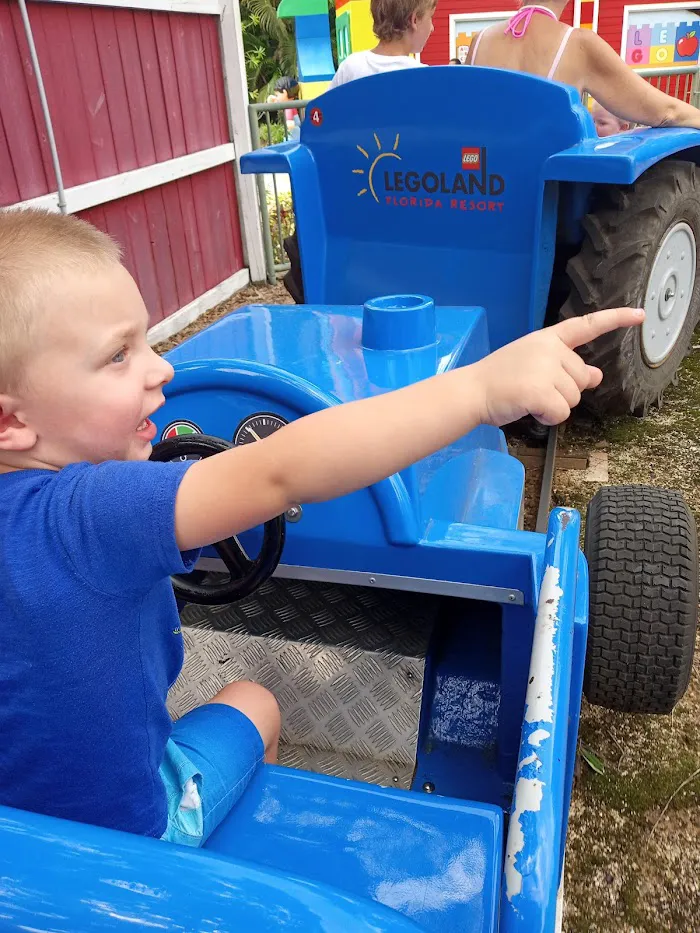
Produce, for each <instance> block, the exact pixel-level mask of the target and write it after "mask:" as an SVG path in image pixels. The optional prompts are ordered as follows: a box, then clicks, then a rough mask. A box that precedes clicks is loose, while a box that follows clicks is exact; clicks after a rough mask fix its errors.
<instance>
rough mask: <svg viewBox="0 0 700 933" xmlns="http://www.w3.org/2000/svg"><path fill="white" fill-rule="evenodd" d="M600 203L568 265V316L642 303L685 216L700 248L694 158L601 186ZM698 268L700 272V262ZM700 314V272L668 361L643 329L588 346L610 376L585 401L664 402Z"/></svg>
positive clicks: (641, 405)
mask: <svg viewBox="0 0 700 933" xmlns="http://www.w3.org/2000/svg"><path fill="white" fill-rule="evenodd" d="M592 207H593V210H592V212H591V213H590V214H588V215H587V216H586V217H585V219H584V221H583V227H584V231H585V236H584V241H583V244H582V247H581V251H580V252H579V254H578V255H577V256H574V257H573V259H571V260H569V263H568V265H567V275H568V277H569V281H570V283H571V291H570V294H569V298H568V299H567V301H566V302H565V303H564V305H563V307H562V309H561V312H560V316H561V317H562V318H563V319H566V318H570V317H578V316H580V315H582V314H586V313H588V312H589V311H596V310H598V309H600V308H618V307H641V306H642V304H643V302H644V296H645V293H646V288H647V281H648V279H649V275H650V273H651V269H652V265H653V262H654V258H655V256H656V253H657V250H658V248H659V246H660V245H661V241H662V239H663V237H664V236H665V234H666V232H667V231H668V230H669V228H670V227H671V226H673V225H674V224H676V223H678V222H680V221H685V222H686V223H687V224H688V225H689V226H690V227H691V229H692V230H693V232H694V234H695V241H696V245H697V246H698V247H700V176H698V175H697V173H696V167H695V164H694V163H692V162H681V161H676V160H668V161H666V162H660V163H658V164H657V165H654V166H652V167H651V168H650V169H648V170H647V171H646V172H645V173H644V174H643V175H642V176H641V177H640V178H639V179H638V180H637V181H636V182H635V183H634V184H633V185H605V186H600V187H599V188H597V189H596V190H595V191H594V194H593V200H592ZM696 268H697V269H698V270H699V272H700V262H698V263H697V267H696ZM698 319H700V274H697V275H696V278H695V287H694V289H693V295H692V298H691V302H690V307H689V309H688V314H687V317H686V320H685V323H684V325H683V327H682V329H681V332H680V334H679V336H678V340H677V341H676V344H675V346H674V347H673V349H672V350H671V352H670V353H669V355H668V356H667V357H666V359H665V360H664V361H663V362H662V363H661V364H660V365H658V366H656V367H652V366H650V365H649V364H648V363H647V361H646V360H645V358H644V354H643V352H642V345H641V329H640V328H638V327H635V328H630V329H629V330H625V331H615V332H614V333H612V334H606V335H605V336H604V337H600V338H599V339H598V340H596V341H594V342H593V343H592V344H589V345H588V346H587V347H584V348H582V355H583V357H584V359H585V360H586V362H588V363H591V364H592V365H594V366H599V367H600V368H601V369H602V370H603V373H604V377H605V378H604V379H603V382H602V384H601V385H600V386H599V387H598V388H597V389H594V390H592V391H589V392H585V393H584V397H583V404H584V405H585V406H586V407H587V408H588V409H589V410H591V411H593V412H594V413H596V414H598V415H603V414H623V413H629V412H632V413H633V414H636V415H644V414H646V412H647V410H648V409H649V408H650V407H651V406H652V405H656V404H658V405H660V404H661V400H662V396H663V391H664V389H665V388H666V387H667V386H668V384H669V383H670V382H672V381H673V379H674V377H675V374H676V371H677V369H678V367H679V366H680V364H681V362H682V360H683V358H684V357H685V355H686V353H687V352H688V349H689V346H690V342H691V338H692V335H693V331H694V330H695V327H696V325H697V323H698Z"/></svg>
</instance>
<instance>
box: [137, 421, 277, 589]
mask: <svg viewBox="0 0 700 933" xmlns="http://www.w3.org/2000/svg"><path fill="white" fill-rule="evenodd" d="M231 446H232V445H231V444H229V443H228V442H227V441H224V440H222V439H221V438H220V437H209V436H208V435H206V434H190V435H186V436H184V437H174V438H170V439H169V440H167V441H161V442H160V443H159V444H156V445H155V446H154V448H153V451H152V452H151V458H150V459H151V460H157V461H160V462H168V461H171V460H179V459H180V458H181V457H183V456H198V457H211V456H213V455H214V454H218V453H222V452H223V451H225V450H230V449H231ZM285 534H286V523H285V518H284V515H279V516H278V517H277V518H273V519H271V520H270V521H267V522H265V524H264V525H263V540H262V546H261V548H260V553H259V554H258V556H257V557H256V558H254V559H252V558H250V557H249V556H248V554H247V553H246V551H245V549H244V547H243V545H242V544H241V543H240V541H239V540H238V538H237V537H236V536H235V535H234V536H232V537H230V538H226V539H225V540H224V541H218V542H217V543H216V544H215V545H214V547H215V548H216V551H217V553H218V555H219V557H220V558H221V559H222V561H223V562H224V564H225V566H226V569H227V570H228V572H229V575H230V576H229V579H228V580H226V581H223V582H221V581H217V582H210V581H209V580H208V577H207V575H203V574H202V572H201V571H198V570H194V571H193V572H192V573H189V574H178V575H177V576H174V577H172V581H173V589H174V590H175V595H176V596H177V597H178V599H181V600H183V601H185V602H188V603H199V604H201V605H205V606H217V605H225V604H226V603H233V602H236V600H239V599H243V598H244V597H246V596H249V595H250V594H251V593H252V592H253V591H254V590H256V589H258V587H259V586H262V584H263V583H264V582H265V581H266V580H268V579H269V578H270V577H271V576H272V574H273V573H274V572H275V570H276V569H277V565H278V564H279V562H280V558H281V557H282V550H283V548H284V540H285Z"/></svg>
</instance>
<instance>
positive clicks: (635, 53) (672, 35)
mask: <svg viewBox="0 0 700 933" xmlns="http://www.w3.org/2000/svg"><path fill="white" fill-rule="evenodd" d="M628 15H629V19H628V26H627V35H626V36H623V43H624V48H623V55H622V57H623V58H624V60H625V61H626V62H627V64H628V65H630V67H632V68H670V67H674V66H675V67H677V66H678V65H689V66H691V67H696V66H697V64H698V49H699V48H700V41H699V40H700V9H694V8H691V9H688V8H687V7H683V8H680V7H679V9H677V10H673V9H672V10H663V11H662V10H659V12H658V13H657V12H655V11H652V12H649V9H648V8H647V11H646V12H639V11H636V10H630V11H629V14H628Z"/></svg>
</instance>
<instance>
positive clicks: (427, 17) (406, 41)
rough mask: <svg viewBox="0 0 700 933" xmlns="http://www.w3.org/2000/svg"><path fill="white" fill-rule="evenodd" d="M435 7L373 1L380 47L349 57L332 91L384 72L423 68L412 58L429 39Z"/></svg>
mask: <svg viewBox="0 0 700 933" xmlns="http://www.w3.org/2000/svg"><path fill="white" fill-rule="evenodd" d="M436 6H437V0H372V2H371V4H370V11H371V13H372V20H373V23H374V34H375V36H376V37H377V38H378V39H379V44H378V45H377V47H376V48H374V49H372V50H371V51H366V52H353V53H352V54H351V55H348V57H347V58H346V59H345V60H344V61H343V62H341V63H340V66H339V68H338V70H337V71H336V73H335V76H334V77H333V80H332V81H331V87H332V88H334V87H338V85H340V84H347V83H348V81H354V80H355V78H366V77H368V76H369V75H377V74H382V73H383V72H385V71H398V70H400V69H401V68H417V67H420V66H421V63H420V62H419V61H416V59H415V58H412V57H411V56H412V55H419V54H420V53H421V52H422V51H423V47H424V46H425V43H426V42H427V41H428V39H429V38H430V34H431V33H432V31H433V28H434V27H433V14H434V13H435V7H436ZM423 67H425V66H423Z"/></svg>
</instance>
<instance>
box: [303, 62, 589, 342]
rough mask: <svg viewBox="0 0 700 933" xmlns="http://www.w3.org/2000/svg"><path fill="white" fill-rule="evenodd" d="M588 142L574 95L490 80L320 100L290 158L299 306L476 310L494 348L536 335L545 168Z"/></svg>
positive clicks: (548, 263) (434, 82) (541, 85)
mask: <svg viewBox="0 0 700 933" xmlns="http://www.w3.org/2000/svg"><path fill="white" fill-rule="evenodd" d="M589 135H594V129H593V124H592V121H591V119H590V116H589V115H588V113H587V111H586V110H585V108H584V107H583V106H582V104H581V102H580V100H579V99H578V97H577V95H576V92H575V91H574V90H573V89H572V88H568V87H565V86H564V85H561V84H555V83H552V82H547V81H545V80H542V79H540V78H535V77H532V76H529V75H523V74H518V73H513V72H506V71H497V70H493V69H487V68H455V67H444V68H415V69H408V70H404V71H400V72H396V73H393V74H386V75H380V76H377V77H371V78H365V79H362V80H359V81H354V82H352V83H351V84H347V85H344V86H341V87H339V88H337V89H335V90H333V91H329V92H328V93H327V94H324V95H323V96H321V97H319V98H317V99H316V100H315V101H313V103H312V104H311V105H310V106H309V108H308V109H307V114H306V119H305V121H304V124H303V129H302V134H301V149H302V151H300V152H298V153H297V154H296V157H292V158H290V160H289V162H290V166H291V169H292V171H291V174H292V186H293V193H294V202H295V210H296V214H297V229H298V232H299V238H300V249H301V256H302V264H303V267H304V284H305V289H306V301H307V302H310V303H316V302H323V303H327V304H359V303H362V302H363V301H364V300H366V299H367V298H370V297H373V296H376V295H382V294H389V293H392V292H402V293H408V292H418V293H422V294H427V295H430V296H431V297H433V298H434V299H435V301H436V303H437V304H442V305H480V306H483V307H485V308H486V310H487V313H488V319H489V331H490V334H491V341H492V344H493V345H494V346H497V345H500V344H502V343H505V342H507V341H508V340H510V339H512V338H514V337H516V336H519V335H521V334H523V333H526V332H527V331H529V330H532V329H534V328H537V327H540V326H541V325H542V322H543V317H544V311H545V306H546V300H547V293H548V290H549V283H550V277H551V270H552V262H553V256H554V246H555V236H556V214H557V189H556V185H555V184H554V183H549V184H548V186H547V187H546V188H545V184H544V182H543V169H544V165H545V163H546V161H547V159H548V158H549V156H551V155H552V154H553V153H557V152H560V151H562V150H565V149H568V148H569V147H570V146H573V145H575V144H577V143H579V142H580V141H581V140H582V139H585V138H586V137H587V136H589ZM297 167H298V169H299V170H297Z"/></svg>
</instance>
